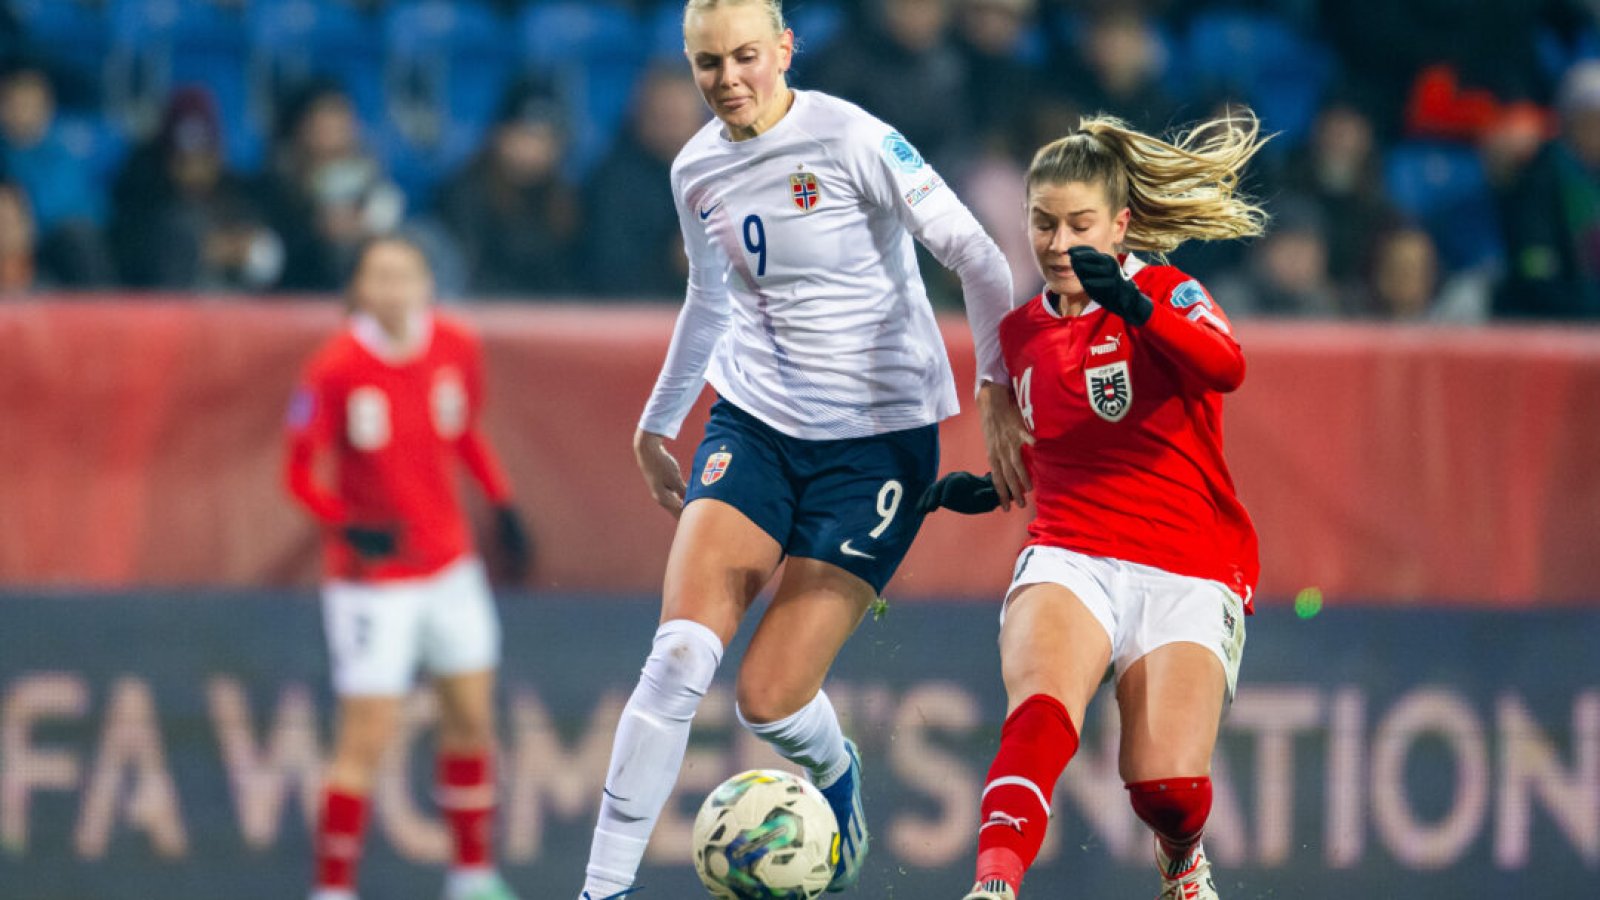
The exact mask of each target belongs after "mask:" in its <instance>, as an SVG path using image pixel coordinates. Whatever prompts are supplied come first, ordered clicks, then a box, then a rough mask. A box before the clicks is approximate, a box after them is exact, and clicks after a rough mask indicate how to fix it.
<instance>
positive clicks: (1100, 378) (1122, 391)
mask: <svg viewBox="0 0 1600 900" xmlns="http://www.w3.org/2000/svg"><path fill="white" fill-rule="evenodd" d="M1083 381H1084V384H1085V385H1086V386H1087V387H1088V388H1089V405H1090V406H1092V407H1094V413H1095V415H1097V416H1099V417H1100V418H1102V419H1105V420H1106V421H1107V422H1120V421H1122V417H1123V416H1125V415H1127V414H1128V407H1130V406H1132V405H1133V384H1132V383H1131V381H1130V380H1129V378H1128V361H1127V360H1120V361H1118V362H1114V363H1107V364H1106V365H1103V366H1095V367H1094V368H1092V369H1084V370H1083Z"/></svg>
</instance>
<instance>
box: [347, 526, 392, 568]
mask: <svg viewBox="0 0 1600 900" xmlns="http://www.w3.org/2000/svg"><path fill="white" fill-rule="evenodd" d="M344 542H345V543H346V544H349V545H350V549H352V550H354V551H356V555H357V556H360V557H361V558H362V559H364V560H367V561H369V562H374V561H377V560H380V559H388V558H389V557H391V556H393V555H394V547H395V544H396V543H397V542H398V541H397V540H396V536H395V533H394V529H392V528H377V527H373V526H370V525H347V526H345V529H344Z"/></svg>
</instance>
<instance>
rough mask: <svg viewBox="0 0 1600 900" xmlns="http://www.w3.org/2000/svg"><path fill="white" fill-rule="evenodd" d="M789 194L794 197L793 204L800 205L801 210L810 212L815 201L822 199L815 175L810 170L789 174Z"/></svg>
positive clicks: (815, 203) (814, 205)
mask: <svg viewBox="0 0 1600 900" xmlns="http://www.w3.org/2000/svg"><path fill="white" fill-rule="evenodd" d="M789 195H790V196H791V197H793V198H794V205H795V206H798V207H800V211H801V212H811V210H813V209H815V208H816V206H817V201H818V200H821V199H822V192H821V191H820V190H819V189H818V188H817V176H815V175H813V174H811V173H810V172H796V173H795V174H793V175H790V176H789Z"/></svg>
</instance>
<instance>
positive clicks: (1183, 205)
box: [1028, 110, 1270, 260]
mask: <svg viewBox="0 0 1600 900" xmlns="http://www.w3.org/2000/svg"><path fill="white" fill-rule="evenodd" d="M1269 139H1270V135H1269V136H1266V137H1263V136H1262V135H1261V123H1260V122H1259V121H1258V120H1257V119H1256V116H1255V113H1253V112H1250V111H1249V110H1243V111H1242V112H1240V113H1230V114H1228V115H1226V116H1224V117H1222V118H1218V119H1212V120H1210V121H1207V122H1203V123H1201V124H1200V125H1197V126H1195V127H1194V128H1192V129H1190V130H1188V131H1185V132H1181V133H1179V134H1178V135H1176V136H1175V137H1174V138H1173V139H1172V142H1171V143H1168V142H1167V141H1163V140H1160V139H1159V138H1154V137H1151V136H1149V135H1147V134H1144V133H1142V132H1139V131H1135V130H1134V129H1133V128H1131V127H1129V125H1128V124H1127V123H1126V122H1123V121H1122V120H1121V119H1116V118H1113V117H1111V116H1092V117H1087V118H1084V119H1083V120H1081V121H1080V122H1079V123H1078V130H1077V131H1075V132H1073V133H1072V134H1070V135H1068V136H1066V137H1064V138H1060V139H1059V140H1056V141H1052V142H1051V143H1049V144H1046V145H1045V146H1044V147H1041V148H1040V149H1039V152H1038V153H1036V154H1034V157H1033V164H1032V165H1031V166H1029V167H1028V190H1029V192H1030V193H1031V192H1032V191H1033V189H1034V188H1036V187H1038V186H1039V185H1043V184H1064V183H1068V182H1087V183H1093V184H1100V185H1102V186H1104V187H1105V189H1106V196H1107V198H1108V199H1109V200H1110V201H1111V209H1112V211H1113V212H1116V211H1119V210H1121V209H1122V208H1123V207H1124V206H1126V207H1128V208H1129V209H1130V210H1132V213H1133V215H1132V218H1131V219H1130V220H1129V222H1128V233H1127V237H1126V238H1125V239H1124V240H1123V244H1124V245H1125V246H1126V247H1127V248H1128V249H1129V250H1135V251H1140V252H1144V253H1149V254H1150V255H1152V256H1154V257H1155V258H1156V259H1158V260H1161V259H1165V257H1166V255H1167V254H1168V253H1170V252H1172V251H1173V250H1176V249H1177V248H1178V246H1179V245H1181V244H1182V243H1183V242H1184V241H1188V240H1201V241H1221V240H1228V239H1231V238H1241V237H1255V236H1257V235H1260V234H1262V233H1263V232H1264V231H1265V230H1266V225H1267V218H1268V217H1267V213H1266V211H1265V210H1263V209H1262V208H1261V207H1260V206H1258V205H1257V204H1256V203H1255V201H1254V200H1253V199H1251V198H1250V197H1247V196H1245V195H1243V194H1241V193H1239V175H1240V172H1241V171H1242V170H1243V169H1244V167H1245V165H1246V164H1247V163H1248V162H1249V161H1250V159H1251V157H1253V156H1255V155H1256V152H1257V151H1258V150H1260V149H1261V147H1262V145H1263V144H1265V143H1266V142H1267V141H1268V140H1269Z"/></svg>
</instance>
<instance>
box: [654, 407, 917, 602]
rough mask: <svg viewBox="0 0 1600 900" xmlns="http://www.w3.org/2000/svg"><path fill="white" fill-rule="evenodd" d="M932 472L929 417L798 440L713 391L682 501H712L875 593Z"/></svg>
mask: <svg viewBox="0 0 1600 900" xmlns="http://www.w3.org/2000/svg"><path fill="white" fill-rule="evenodd" d="M938 474H939V426H937V425H925V426H923V427H921V428H911V429H908V430H905V431H892V432H889V433H887V434H879V435H873V436H872V437H864V438H845V439H840V440H827V441H806V440H801V439H799V438H792V437H789V436H788V435H786V434H784V433H782V432H780V431H778V430H776V429H774V428H773V427H771V426H770V425H767V424H766V423H765V422H762V421H761V420H760V419H757V418H756V417H755V416H752V415H750V414H749V413H747V412H745V411H744V410H742V409H739V408H738V407H736V406H734V405H733V404H731V403H729V402H728V401H726V400H721V399H719V400H717V402H716V403H715V404H714V405H713V406H712V407H711V418H710V420H709V421H708V422H707V423H706V436H705V439H704V440H702V441H701V442H700V448H699V449H698V450H696V451H695V454H694V467H693V468H692V469H690V470H689V491H688V495H687V497H685V502H686V503H690V502H693V501H695V500H700V499H702V498H711V499H713V500H721V501H722V502H724V503H727V504H729V505H730V506H733V507H734V508H736V509H738V510H739V511H740V512H742V513H744V514H745V515H746V516H748V517H749V518H750V520H751V521H752V522H755V523H756V524H757V525H759V526H761V530H762V531H765V532H766V533H767V534H770V535H772V537H773V539H774V540H776V541H777V542H778V545H779V546H781V547H782V548H783V552H784V553H785V554H787V555H789V556H801V557H805V558H807V559H820V560H822V561H823V562H827V563H832V564H833V565H836V566H838V567H839V568H841V569H844V570H845V571H847V572H849V573H851V574H852V575H855V576H857V577H859V578H861V579H862V580H863V581H865V582H867V583H868V584H870V585H872V589H873V590H874V591H877V592H878V593H880V594H881V593H882V592H883V586H884V585H886V584H888V583H889V579H890V578H891V577H892V576H893V575H894V570H895V569H896V568H897V567H899V565H900V560H902V559H904V558H905V555H906V551H907V550H910V549H911V541H912V540H913V539H915V538H916V536H917V530H918V529H919V528H921V527H922V516H921V515H919V514H918V513H917V511H916V507H917V498H919V497H921V496H922V492H923V491H925V490H927V488H928V485H930V484H932V483H933V482H934V479H936V478H937V477H938Z"/></svg>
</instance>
